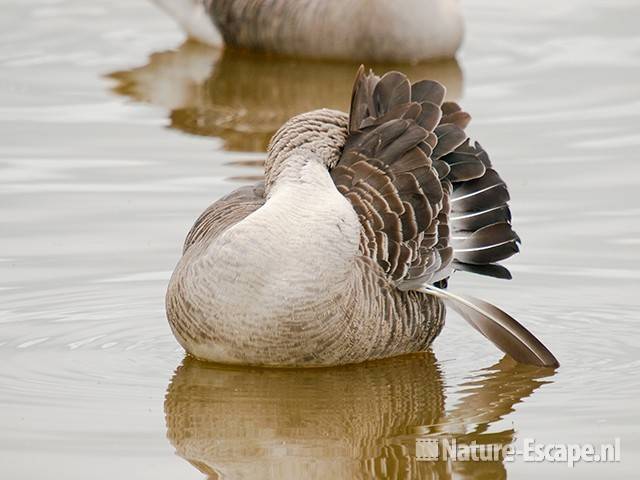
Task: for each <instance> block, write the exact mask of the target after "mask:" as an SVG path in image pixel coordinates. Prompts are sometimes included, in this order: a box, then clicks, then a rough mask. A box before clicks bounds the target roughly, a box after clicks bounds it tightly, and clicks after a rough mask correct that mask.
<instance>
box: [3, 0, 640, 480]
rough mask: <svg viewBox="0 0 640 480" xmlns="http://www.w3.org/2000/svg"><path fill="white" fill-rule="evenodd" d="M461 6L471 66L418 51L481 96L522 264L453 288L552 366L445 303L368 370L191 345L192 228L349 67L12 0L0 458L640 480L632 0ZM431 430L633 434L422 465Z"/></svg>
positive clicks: (478, 119)
mask: <svg viewBox="0 0 640 480" xmlns="http://www.w3.org/2000/svg"><path fill="white" fill-rule="evenodd" d="M465 11H466V16H467V27H468V28H467V40H466V44H465V46H464V48H463V49H462V51H461V55H460V57H459V59H458V61H457V62H453V61H452V62H443V63H439V64H435V65H426V66H403V67H401V68H402V69H403V70H405V71H407V72H408V73H409V74H410V76H411V77H412V78H416V79H417V78H422V77H430V78H436V79H438V80H440V81H442V82H443V83H444V84H446V86H447V87H448V89H449V93H448V95H449V97H450V98H452V99H456V100H458V101H460V102H461V103H462V104H463V105H464V107H465V108H466V109H467V110H468V111H470V112H471V113H472V115H473V116H474V121H473V123H472V126H471V127H470V132H471V134H472V135H473V136H474V138H476V139H478V140H479V141H480V142H481V143H482V144H483V146H484V147H485V148H487V149H488V150H489V152H490V153H491V155H492V159H493V161H494V163H495V164H496V166H497V168H499V169H500V172H501V173H502V176H503V177H504V178H505V179H506V180H507V181H508V182H509V185H510V188H511V193H512V197H513V201H512V209H513V212H514V223H515V226H516V229H517V230H518V232H519V234H520V236H521V237H522V238H523V243H524V244H523V251H522V253H521V254H520V255H519V256H517V257H516V258H514V259H513V260H512V261H510V263H509V266H510V268H511V270H512V271H513V273H514V279H513V280H512V281H511V282H503V281H499V280H490V279H489V280H487V279H482V278H474V277H472V276H467V275H464V274H459V275H456V277H455V278H454V279H453V281H452V284H453V285H455V287H456V289H458V290H460V291H465V292H468V293H472V294H475V295H477V296H480V297H485V298H487V299H489V300H491V301H494V302H496V303H498V304H499V305H501V306H503V307H504V308H505V309H506V310H507V311H509V312H512V313H513V314H514V316H516V317H517V318H518V319H520V320H521V321H522V322H523V323H524V324H525V325H527V326H529V327H530V328H531V329H532V330H533V331H535V332H536V333H538V334H539V336H540V337H541V338H543V339H544V340H545V343H546V344H547V345H548V346H549V347H550V348H551V350H552V351H553V352H554V353H555V354H556V355H557V356H558V358H559V359H560V362H561V363H562V366H561V368H560V369H559V370H557V371H556V372H553V371H548V370H544V369H535V368H529V367H523V366H517V365H514V364H513V363H512V362H510V361H508V360H506V359H503V360H501V359H500V355H498V354H497V353H496V351H495V350H494V349H493V348H492V347H491V346H490V345H489V344H488V343H487V342H486V341H484V340H483V339H482V338H480V337H479V336H478V335H477V334H475V333H474V332H473V331H472V330H471V329H469V328H468V327H467V326H466V325H462V324H461V322H460V321H459V320H458V319H457V318H456V317H455V314H453V313H452V314H451V315H450V318H449V320H448V325H447V327H446V328H445V332H444V333H443V335H441V337H440V338H439V339H438V340H437V341H436V344H435V345H434V348H433V351H432V352H429V353H425V354H423V355H415V356H410V357H406V358H398V359H391V360H387V361H382V362H376V363H372V364H368V365H360V366H350V367H346V368H341V369H323V370H314V371H292V370H278V371H268V370H258V369H240V368H227V367H219V366H211V365H205V364H201V363H198V362H195V361H192V360H185V359H184V358H183V357H184V355H183V353H182V351H181V350H180V348H179V347H178V346H177V344H176V343H175V341H174V339H173V337H172V336H171V333H170V331H169V328H168V326H167V323H166V320H165V318H164V307H163V296H164V289H165V285H166V282H167V279H168V276H169V274H170V271H171V270H172V268H173V266H174V264H175V262H176V261H177V258H178V256H179V253H180V246H181V242H182V240H183V237H184V235H185V233H186V231H187V230H188V228H189V226H190V225H191V223H192V221H193V220H194V219H195V217H196V216H197V215H198V214H199V213H200V212H201V211H202V210H203V209H204V208H205V207H206V206H207V205H208V204H209V203H210V202H211V201H213V200H214V199H215V198H217V197H219V196H221V195H222V194H224V193H226V192H228V191H229V190H231V189H233V188H235V186H237V185H238V183H239V182H243V181H246V180H247V179H249V178H252V177H255V176H257V175H259V174H260V168H259V165H260V162H261V161H262V159H263V153H262V152H263V150H264V147H265V145H266V142H267V141H268V139H269V136H270V135H271V133H272V132H273V131H274V130H275V129H276V128H277V127H278V126H279V125H280V124H281V123H282V122H283V121H284V120H285V119H286V118H288V117H289V116H291V115H292V114H294V113H297V112H300V111H305V110H309V109H312V108H316V107H333V108H342V109H345V108H346V106H347V102H348V99H349V92H350V89H351V82H352V79H353V74H354V71H355V65H349V64H326V63H318V62H301V61H290V60H275V59H270V60H268V61H265V60H264V59H260V58H258V57H253V56H247V55H238V54H231V53H229V52H224V53H222V52H219V51H217V50H214V49H210V48H207V47H204V46H200V45H193V44H181V42H182V40H181V35H180V33H179V32H178V31H177V29H176V28H175V27H174V25H173V23H172V22H171V21H170V20H169V19H167V18H165V17H164V16H163V15H162V14H161V13H160V12H158V11H157V10H156V9H155V8H154V7H153V5H151V4H148V3H146V2H144V1H140V0H135V1H133V0H130V1H125V0H117V1H116V0H112V1H110V2H91V3H90V4H88V3H87V2H82V1H80V0H58V1H56V0H30V1H28V2H20V1H17V0H5V2H4V3H3V5H2V13H3V14H2V16H0V27H1V29H0V87H1V88H0V299H1V300H0V360H1V362H0V420H1V425H2V429H1V430H0V473H1V474H2V477H3V478H65V479H75V478H85V477H88V476H90V477H96V478H121V477H124V478H154V479H155V478H203V476H206V475H209V476H210V477H211V478H218V476H220V477H221V478H230V479H238V478H273V479H281V478H295V479H298V478H322V479H328V478H331V479H334V478H335V479H339V478H346V479H350V478H375V477H376V476H377V478H474V479H475V478H491V479H492V478H505V477H509V478H518V479H521V478H525V479H526V478H540V477H547V478H562V479H564V478H581V479H583V478H594V479H595V478H602V477H603V476H610V477H611V478H633V476H634V475H637V471H638V469H639V468H640V461H638V459H637V457H638V454H640V433H638V427H639V426H640V409H639V407H638V400H637V397H638V396H639V395H640V380H638V376H637V372H638V368H639V367H640V357H639V356H638V344H639V343H640V335H639V334H638V328H637V321H638V317H639V314H640V301H639V299H638V292H640V254H638V249H639V248H640V222H639V220H640V201H639V200H640V195H639V194H638V190H639V188H640V163H639V158H638V156H639V154H638V151H640V148H639V147H640V132H639V131H638V130H639V128H640V86H639V85H640V31H639V30H638V28H637V18H638V16H639V15H640V6H639V5H638V3H637V2H636V1H634V0H616V1H610V2H597V1H595V0H566V1H564V2H556V1H550V0H537V1H535V2H534V1H532V0H530V1H526V2H512V1H507V0H482V1H476V2H466V3H465ZM376 68H377V69H378V70H382V69H384V68H385V67H384V66H378V67H376ZM396 68H397V67H396ZM165 396H166V398H165ZM425 436H428V437H432V438H450V439H452V438H455V439H457V440H458V441H459V442H460V443H465V442H471V441H472V440H475V441H477V442H480V443H497V444H501V445H505V444H509V443H510V442H515V444H516V445H518V442H521V441H522V440H523V439H525V438H535V439H536V440H539V441H540V442H545V443H593V444H601V443H609V442H613V440H614V438H616V437H617V438H620V444H621V450H622V452H621V461H620V462H619V463H607V464H605V463H601V464H593V463H591V464H587V463H582V464H578V465H577V466H576V467H575V468H573V469H570V468H568V467H567V466H566V465H565V464H563V463H549V462H547V463H527V462H523V461H522V459H518V458H516V460H515V461H514V462H501V461H495V462H465V461H458V462H449V463H445V462H417V461H416V459H415V457H414V454H415V439H416V438H418V437H425ZM176 453H177V455H176Z"/></svg>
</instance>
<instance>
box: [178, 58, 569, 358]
mask: <svg viewBox="0 0 640 480" xmlns="http://www.w3.org/2000/svg"><path fill="white" fill-rule="evenodd" d="M444 96H445V89H444V87H443V86H442V85H441V84H439V83H437V82H435V81H430V80H423V81H419V82H417V83H414V84H411V83H410V82H409V80H408V79H407V77H406V76H405V75H403V74H401V73H399V72H389V73H387V74H385V75H384V76H383V77H382V78H379V77H378V76H376V75H374V74H373V73H371V72H370V73H369V74H365V73H364V69H363V68H362V67H361V68H360V70H359V71H358V74H357V77H356V81H355V85H354V89H353V94H352V100H351V108H350V113H349V115H347V114H345V113H342V112H339V111H335V110H327V109H322V110H315V111H312V112H308V113H304V114H301V115H297V116H295V117H293V118H292V119H290V120H289V121H287V122H286V123H285V124H284V125H283V126H282V127H281V128H280V129H279V130H278V131H277V132H276V134H275V135H274V136H273V138H272V140H271V143H270V145H269V148H268V154H267V160H266V162H265V180H264V182H261V183H260V184H257V185H254V186H247V187H242V188H239V189H238V190H236V191H234V192H232V193H231V194H229V195H227V196H226V197H224V198H222V199H220V200H218V201H217V202H215V203H214V204H213V205H211V206H210V207H209V208H208V209H207V210H205V211H204V213H202V215H201V216H200V217H199V218H198V219H197V221H196V223H195V225H194V226H193V227H192V229H191V231H190V232H189V233H188V235H187V238H186V241H185V244H184V249H183V256H182V258H181V260H180V261H179V263H178V265H177V267H176V269H175V271H174V273H173V275H172V277H171V280H170V282H169V287H168V291H167V297H166V306H167V316H168V319H169V323H170V325H171V328H172V330H173V333H174V335H175V336H176V338H177V339H178V341H179V342H180V344H181V345H182V346H183V347H184V348H185V350H186V351H187V352H189V353H190V354H192V355H193V356H195V357H197V358H199V359H202V360H208V361H214V362H221V363H234V364H249V365H265V366H296V367H298V366H330V365H340V364H348V363H359V362H363V361H367V360H373V359H379V358H384V357H391V356H396V355H401V354H406V353H411V352H419V351H423V350H425V349H427V347H429V345H430V344H431V342H432V341H433V340H434V338H435V337H436V336H437V335H438V334H439V333H440V330H441V329H442V327H443V324H444V316H445V310H444V308H445V303H446V304H448V305H450V306H451V307H452V308H454V309H455V310H456V311H458V313H459V314H460V315H461V316H462V317H463V318H465V319H466V320H467V321H468V322H469V323H470V324H471V325H472V326H473V327H474V328H475V329H476V330H478V331H479V332H480V333H482V334H483V335H484V336H485V337H487V338H488V339H489V340H491V341H492V342H493V343H494V344H495V345H496V346H497V347H498V348H500V349H501V350H502V351H504V352H505V353H507V354H508V355H510V356H511V357H513V358H514V359H515V360H518V361H520V362H523V363H529V364H535V365H544V366H557V365H558V362H557V360H556V359H555V358H554V356H553V355H552V354H551V352H549V350H547V349H546V348H545V347H544V345H542V343H540V341H538V340H537V339H536V337H534V336H533V335H532V334H531V333H530V332H529V331H528V330H526V329H525V328H524V327H523V326H522V325H520V324H519V323H518V322H517V321H516V320H514V319H513V318H512V317H510V316H509V315H508V314H506V313H505V312H503V311H502V310H500V309H498V308H497V307H495V306H493V305H491V304H489V303H487V302H484V301H482V300H479V299H476V298H474V297H470V296H466V295H459V294H454V293H451V292H450V291H449V290H447V289H446V287H447V280H448V278H449V276H450V275H451V274H452V272H453V271H454V270H469V271H472V272H476V273H483V274H488V275H494V276H503V277H505V276H508V275H509V274H508V271H507V270H506V269H505V268H504V267H501V266H499V265H497V264H496V262H498V261H500V260H503V259H505V258H508V257H510V256H511V255H513V254H514V253H516V252H517V251H518V242H519V238H518V236H517V235H516V234H515V232H514V231H513V230H512V229H511V224H510V219H511V215H510V211H509V207H508V205H507V201H508V200H509V194H508V192H507V187H506V185H505V183H504V182H503V181H502V179H501V178H500V176H499V175H498V173H497V172H496V170H494V169H493V167H492V165H491V162H490V161H489V157H488V155H487V153H486V152H485V151H484V150H483V149H482V147H481V146H480V145H479V144H478V143H471V142H470V141H469V139H468V137H467V135H466V134H465V131H464V128H465V127H466V125H467V124H468V122H469V120H470V116H469V115H468V114H467V113H466V112H464V111H462V110H461V109H460V107H459V106H458V105H457V104H455V103H451V102H444V101H443V100H444Z"/></svg>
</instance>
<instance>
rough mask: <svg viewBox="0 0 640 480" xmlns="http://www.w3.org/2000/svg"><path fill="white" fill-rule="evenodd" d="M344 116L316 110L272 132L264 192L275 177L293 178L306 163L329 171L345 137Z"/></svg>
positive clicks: (345, 118) (345, 122)
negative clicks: (313, 163)
mask: <svg viewBox="0 0 640 480" xmlns="http://www.w3.org/2000/svg"><path fill="white" fill-rule="evenodd" d="M347 125H348V116H347V114H346V113H343V112H339V111H337V110H329V109H320V110H313V111H311V112H307V113H303V114H300V115H296V116H295V117H293V118H291V119H290V120H289V121H287V122H286V123H285V124H284V125H283V126H282V127H280V129H279V130H278V131H277V132H276V133H275V135H274V136H273V138H272V139H271V142H270V143H269V147H268V149H267V160H266V162H265V184H266V188H267V191H268V190H269V188H270V186H271V185H272V184H273V183H274V182H275V181H276V180H277V179H279V178H282V177H284V176H288V175H290V174H291V175H296V174H297V173H298V172H299V170H300V169H301V168H302V167H303V166H304V165H305V164H307V163H309V162H319V163H321V164H322V165H323V166H324V167H326V168H327V170H331V169H332V168H333V167H334V166H335V165H336V163H337V162H338V160H339V158H340V154H341V152H342V148H343V147H344V144H345V142H346V139H347V134H348V129H347Z"/></svg>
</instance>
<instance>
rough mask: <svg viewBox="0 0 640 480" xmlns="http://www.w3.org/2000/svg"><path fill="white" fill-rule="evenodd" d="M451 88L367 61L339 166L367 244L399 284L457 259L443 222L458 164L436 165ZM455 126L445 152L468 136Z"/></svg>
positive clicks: (338, 177) (338, 176)
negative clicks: (377, 70)
mask: <svg viewBox="0 0 640 480" xmlns="http://www.w3.org/2000/svg"><path fill="white" fill-rule="evenodd" d="M444 95H445V90H444V87H443V86H442V85H440V84H439V83H437V82H432V81H428V80H423V81H421V82H418V83H416V84H413V85H411V84H410V82H409V80H408V79H407V77H406V76H405V75H403V74H401V73H399V72H389V73H387V74H386V75H384V76H383V77H382V78H380V77H377V76H375V75H374V74H373V73H369V74H365V73H364V69H363V68H361V69H360V70H359V72H358V76H357V78H356V82H355V85H354V90H353V96H352V102H351V112H350V119H349V137H348V139H347V142H346V144H345V147H344V150H343V153H342V156H341V158H340V161H339V162H338V164H337V166H336V167H335V168H334V169H333V170H332V172H331V175H332V177H333V179H334V182H335V183H336V186H337V187H338V189H339V191H341V192H342V193H343V194H344V195H345V196H346V197H347V198H348V199H349V201H350V202H351V203H352V205H353V206H354V209H355V210H356V212H357V213H358V216H359V218H360V222H361V224H362V226H363V228H362V240H361V252H362V253H363V254H364V255H367V256H369V257H370V258H372V259H374V260H375V261H377V263H378V264H379V265H380V266H381V267H382V268H383V269H384V271H385V272H386V273H387V274H388V276H389V277H390V278H391V279H392V280H393V281H395V282H396V285H397V286H398V287H399V288H404V287H405V286H406V285H409V284H411V283H412V282H413V281H415V280H416V279H417V280H418V281H419V282H424V281H425V280H428V279H429V278H430V277H433V276H434V275H436V274H437V272H438V271H440V270H441V269H443V268H446V267H448V266H449V264H450V263H451V258H452V255H451V252H450V250H451V248H450V247H449V246H448V240H447V239H442V238H441V235H442V233H443V231H442V228H439V227H438V226H439V225H444V226H446V223H447V216H448V208H449V207H448V205H449V203H448V199H446V198H445V195H448V193H449V192H450V184H449V183H448V181H447V180H444V178H443V177H444V175H446V174H447V173H448V171H449V170H450V169H449V168H448V166H447V165H446V163H445V162H442V161H440V162H439V163H440V164H442V165H438V166H437V167H439V168H435V167H434V165H433V162H432V160H431V156H432V152H433V149H434V147H436V148H437V144H438V140H437V134H436V132H435V129H436V128H439V127H438V124H439V122H440V120H441V118H442V115H443V113H442V111H441V109H440V107H441V105H442V102H443V99H444ZM456 128H457V127H456ZM447 130H449V129H447ZM458 130H459V129H458ZM453 133H454V134H453V135H452V136H451V140H452V141H453V143H451V142H449V143H447V144H445V145H444V146H442V147H441V148H440V150H441V151H442V152H443V154H444V153H448V151H449V150H450V149H452V148H455V147H456V146H458V145H459V144H460V143H462V142H463V141H464V140H465V138H466V137H464V138H462V139H460V140H459V141H458V140H457V137H455V133H457V131H456V132H453ZM456 142H457V143H456ZM443 207H444V208H443Z"/></svg>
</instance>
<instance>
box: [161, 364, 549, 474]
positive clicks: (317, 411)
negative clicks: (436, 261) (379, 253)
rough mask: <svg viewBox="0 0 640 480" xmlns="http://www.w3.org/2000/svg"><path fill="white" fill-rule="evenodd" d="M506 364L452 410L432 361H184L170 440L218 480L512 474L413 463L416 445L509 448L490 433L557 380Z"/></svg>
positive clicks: (478, 381) (169, 403)
mask: <svg viewBox="0 0 640 480" xmlns="http://www.w3.org/2000/svg"><path fill="white" fill-rule="evenodd" d="M552 373H553V370H551V369H544V368H536V367H529V366H524V365H517V364H515V363H514V362H513V361H511V360H509V359H507V358H506V357H505V359H503V360H502V361H501V362H499V363H498V364H496V365H494V366H492V367H490V368H488V369H486V370H483V371H481V372H479V373H478V374H476V375H475V376H474V378H473V379H472V381H470V382H469V383H468V384H466V385H465V386H463V392H462V393H463V397H462V399H461V400H460V401H459V402H458V404H457V405H454V406H453V407H452V408H450V409H446V408H445V394H444V382H443V378H442V374H441V372H440V369H439V366H438V364H437V362H436V361H435V359H434V357H433V355H432V354H430V353H424V354H416V355H411V356H404V357H397V358H391V359H387V360H384V361H378V362H372V363H368V364H361V365H351V366H346V367H340V368H330V369H307V370H289V369H258V368H242V367H227V366H218V365H212V364H206V363H201V362H198V361H196V360H193V359H191V358H186V359H185V360H184V362H183V364H182V365H181V366H180V367H179V368H178V369H177V371H176V374H175V376H174V378H173V380H172V381H171V384H170V385H169V388H168V392H167V397H166V401H165V414H166V421H167V429H168V438H169V439H170V441H171V442H172V444H173V445H174V446H175V448H176V451H177V453H178V454H179V455H180V456H182V457H183V458H185V459H186V460H188V461H189V462H190V463H192V464H193V465H194V466H195V467H196V468H198V469H199V470H200V471H202V472H203V473H205V474H207V475H209V476H210V478H231V479H300V478H305V479H306V478H313V479H316V478H317V479H343V478H344V479H355V478H452V476H453V475H454V474H455V476H456V477H460V476H461V477H462V478H492V479H499V478H506V472H505V469H504V465H503V464H502V462H500V461H496V462H490V461H484V462H472V461H469V462H453V463H452V462H443V461H439V462H423V461H416V458H415V440H416V438H424V437H425V436H428V437H435V438H439V437H443V436H444V437H447V438H456V439H457V441H458V443H470V442H472V441H474V440H475V441H476V442H477V443H492V444H495V443H498V444H509V443H511V442H512V440H513V438H512V437H513V430H507V431H502V432H498V433H485V431H486V430H487V428H488V426H489V424H491V423H492V422H495V421H497V420H498V419H500V418H502V417H503V416H504V415H505V414H507V413H509V412H510V411H511V410H512V408H513V405H515V404H516V403H518V402H520V401H522V400H523V399H524V398H525V397H527V396H529V395H530V394H531V393H532V392H533V391H534V390H535V389H536V388H538V387H539V386H540V385H541V384H542V383H544V381H542V380H541V379H542V378H544V377H548V376H550V375H552Z"/></svg>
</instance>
